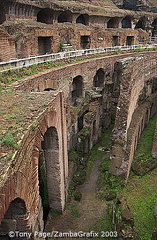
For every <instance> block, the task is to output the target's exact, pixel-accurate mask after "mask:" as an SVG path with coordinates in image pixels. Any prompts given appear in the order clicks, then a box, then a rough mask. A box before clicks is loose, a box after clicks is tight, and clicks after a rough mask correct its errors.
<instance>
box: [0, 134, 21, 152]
mask: <svg viewBox="0 0 157 240" xmlns="http://www.w3.org/2000/svg"><path fill="white" fill-rule="evenodd" d="M0 143H1V144H2V145H4V146H7V147H13V148H15V149H17V147H18V145H17V144H16V140H15V139H14V137H13V133H12V132H8V133H7V134H6V136H5V137H4V138H2V140H1V141H0Z"/></svg>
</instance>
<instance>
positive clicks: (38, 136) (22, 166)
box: [0, 93, 68, 230]
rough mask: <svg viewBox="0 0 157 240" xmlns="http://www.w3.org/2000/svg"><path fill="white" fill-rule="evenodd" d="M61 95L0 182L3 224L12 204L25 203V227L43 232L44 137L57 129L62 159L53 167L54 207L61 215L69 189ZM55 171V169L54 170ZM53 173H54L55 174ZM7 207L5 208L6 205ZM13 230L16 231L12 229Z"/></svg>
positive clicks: (24, 141) (39, 120) (27, 137)
mask: <svg viewBox="0 0 157 240" xmlns="http://www.w3.org/2000/svg"><path fill="white" fill-rule="evenodd" d="M63 104H64V103H63V99H62V94H61V93H59V94H58V95H56V97H55V99H54V100H53V101H51V102H50V104H49V107H48V108H47V109H46V110H45V111H44V113H43V114H41V115H39V117H38V118H37V120H36V122H35V123H34V124H33V125H31V126H30V127H29V129H28V131H27V133H25V135H24V137H23V139H22V141H21V144H20V147H19V149H18V151H17V152H16V153H15V155H14V157H13V159H12V160H11V161H10V167H9V168H8V170H7V172H5V173H4V175H5V178H3V179H2V176H1V182H0V189H1V190H0V192H1V193H0V204H1V214H0V220H2V219H3V217H4V214H5V212H6V210H7V209H8V207H9V204H10V202H11V201H12V200H14V199H16V198H20V199H23V200H24V201H25V204H26V209H27V219H28V221H27V222H26V225H25V229H26V227H27V228H28V229H29V228H31V230H43V220H42V212H43V211H42V205H41V197H40V195H39V176H38V174H39V173H38V164H39V152H40V151H41V143H42V141H43V136H44V134H45V132H46V131H47V129H48V128H50V127H55V128H56V129H57V133H58V139H59V142H58V145H59V155H58V159H55V157H54V165H55V164H56V163H55V161H58V162H57V168H56V169H55V172H52V173H51V175H53V178H54V181H55V179H56V181H57V183H58V184H56V186H55V187H56V189H57V188H58V190H56V193H53V194H57V192H58V195H56V196H55V195H54V196H53V197H54V199H56V198H57V201H58V202H57V205H53V206H52V205H51V207H52V208H53V207H54V208H56V210H58V211H60V212H62V211H63V208H64V204H65V199H66V191H67V187H68V183H67V180H68V179H67V174H68V163H67V147H66V123H65V114H64V105H63ZM51 170H52V168H51ZM53 171H54V170H53ZM4 203H5V204H4ZM11 230H13V229H11ZM14 230H15V229H14Z"/></svg>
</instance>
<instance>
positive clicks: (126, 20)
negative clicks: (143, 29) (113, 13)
mask: <svg viewBox="0 0 157 240" xmlns="http://www.w3.org/2000/svg"><path fill="white" fill-rule="evenodd" d="M122 28H131V18H130V17H128V16H126V17H125V18H123V20H122Z"/></svg>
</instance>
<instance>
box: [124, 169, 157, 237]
mask: <svg viewBox="0 0 157 240" xmlns="http://www.w3.org/2000/svg"><path fill="white" fill-rule="evenodd" d="M155 171H156V172H155V174H150V175H146V176H143V177H138V176H134V177H132V178H131V179H130V180H129V181H128V185H127V186H126V188H125V189H123V191H122V195H123V196H124V197H125V198H126V199H127V204H128V206H129V207H130V209H131V212H132V214H133V217H134V225H135V227H136V229H137V230H138V233H139V236H140V237H139V240H148V239H151V235H152V233H153V231H154V230H155V229H156V227H157V226H156V219H155V218H154V208H155V202H156V199H157V194H156V185H157V180H156V174H157V170H155Z"/></svg>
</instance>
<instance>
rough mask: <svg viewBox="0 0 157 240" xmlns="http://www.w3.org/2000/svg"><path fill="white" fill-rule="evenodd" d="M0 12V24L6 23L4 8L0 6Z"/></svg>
mask: <svg viewBox="0 0 157 240" xmlns="http://www.w3.org/2000/svg"><path fill="white" fill-rule="evenodd" d="M0 8H1V11H0V24H2V23H4V22H5V21H6V16H5V11H4V8H3V7H2V6H1V5H0Z"/></svg>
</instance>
